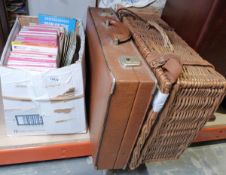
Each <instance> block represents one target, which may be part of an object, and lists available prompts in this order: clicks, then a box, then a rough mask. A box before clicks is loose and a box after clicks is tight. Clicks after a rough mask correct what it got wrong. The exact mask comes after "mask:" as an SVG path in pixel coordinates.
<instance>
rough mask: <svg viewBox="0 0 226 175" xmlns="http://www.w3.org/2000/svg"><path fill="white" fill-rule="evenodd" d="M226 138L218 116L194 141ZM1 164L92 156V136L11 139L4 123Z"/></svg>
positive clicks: (0, 130) (223, 117) (225, 128)
mask: <svg viewBox="0 0 226 175" xmlns="http://www.w3.org/2000/svg"><path fill="white" fill-rule="evenodd" d="M220 139H226V115H225V114H219V113H217V114H216V120H215V121H214V122H208V123H207V125H206V126H205V127H204V128H203V129H202V130H201V131H200V132H199V135H198V136H197V138H196V139H195V140H194V142H203V141H211V140H220ZM0 140H1V141H0V165H9V164H16V163H25V162H37V161H46V160H54V159H65V158H72V157H82V156H90V155H91V146H90V138H89V133H87V134H72V135H49V136H17V137H14V136H7V135H6V132H5V128H4V125H3V120H2V118H1V120H0Z"/></svg>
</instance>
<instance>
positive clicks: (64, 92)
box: [0, 17, 87, 135]
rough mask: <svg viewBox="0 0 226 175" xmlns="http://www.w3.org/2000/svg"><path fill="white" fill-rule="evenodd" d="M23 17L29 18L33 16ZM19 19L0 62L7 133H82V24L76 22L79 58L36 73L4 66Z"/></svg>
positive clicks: (83, 122)
mask: <svg viewBox="0 0 226 175" xmlns="http://www.w3.org/2000/svg"><path fill="white" fill-rule="evenodd" d="M22 18H26V20H25V21H29V20H30V19H33V18H34V17H22ZM20 21H21V20H19V19H17V20H16V22H15V24H14V26H13V28H12V30H11V33H10V35H9V37H8V40H7V43H6V45H5V48H4V50H3V53H2V57H1V65H0V77H1V91H2V99H3V106H4V116H5V124H6V128H7V133H8V135H43V134H72V133H85V132H86V130H87V126H86V116H85V95H84V83H85V66H84V64H85V55H84V54H85V51H84V47H85V36H84V30H83V27H82V25H79V34H80V37H81V48H80V51H79V60H78V61H76V62H75V63H74V64H72V65H69V66H66V67H62V68H58V69H55V70H50V71H48V72H45V73H35V72H31V71H26V70H22V69H14V68H7V67H4V60H6V59H5V58H8V55H9V52H10V50H11V41H13V40H14V39H15V37H16V34H17V33H18V32H19V30H20V28H21V23H20ZM80 24H81V23H80Z"/></svg>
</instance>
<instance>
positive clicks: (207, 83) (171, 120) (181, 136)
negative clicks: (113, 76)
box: [118, 9, 226, 169]
mask: <svg viewBox="0 0 226 175" xmlns="http://www.w3.org/2000/svg"><path fill="white" fill-rule="evenodd" d="M118 16H119V18H120V19H121V20H122V21H123V22H124V23H125V24H126V25H127V26H128V28H129V29H130V31H131V33H132V36H133V39H134V42H135V43H136V45H137V47H138V49H139V51H140V53H141V54H142V55H143V57H144V59H145V60H146V61H147V63H148V64H149V66H150V68H151V70H152V71H153V72H154V74H155V76H156V78H157V80H158V86H159V89H158V91H157V92H156V95H155V99H154V100H153V103H152V107H151V108H150V112H149V114H148V116H147V117H146V120H145V122H144V123H143V127H142V129H141V131H140V134H139V136H138V138H137V142H136V145H135V146H134V149H133V152H132V154H131V158H130V162H129V167H130V168H131V169H134V168H136V167H138V166H139V165H140V164H142V163H144V162H151V161H159V160H167V159H176V158H178V157H179V156H180V155H181V154H182V153H183V151H184V150H185V149H186V148H187V147H188V145H189V144H190V143H191V142H192V141H193V139H194V138H195V137H196V135H197V133H198V131H199V130H200V129H201V128H202V127H203V126H204V125H205V123H206V122H207V121H208V119H209V118H210V117H211V116H212V115H213V113H214V112H215V110H216V109H217V108H218V105H219V104H220V102H221V101H222V99H223V97H224V95H225V90H226V80H225V78H224V77H223V76H221V75H220V74H219V73H217V72H216V71H215V70H214V68H213V66H212V65H211V64H210V63H208V62H207V61H205V60H204V59H202V58H201V57H200V56H199V55H198V54H197V53H196V52H195V51H194V50H193V49H192V48H190V47H189V46H188V45H187V44H186V43H185V42H184V41H183V40H182V39H181V38H180V37H179V36H178V35H177V34H176V33H175V32H174V31H173V30H172V28H170V27H169V26H168V25H167V24H166V23H165V22H164V21H163V20H161V19H160V18H159V16H157V15H156V14H155V13H150V14H148V15H147V14H144V15H142V16H138V15H137V14H135V13H134V12H132V11H130V10H128V9H119V10H118Z"/></svg>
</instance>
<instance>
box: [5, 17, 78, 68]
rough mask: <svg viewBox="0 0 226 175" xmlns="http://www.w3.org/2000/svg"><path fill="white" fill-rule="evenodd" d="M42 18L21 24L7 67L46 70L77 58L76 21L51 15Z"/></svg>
mask: <svg viewBox="0 0 226 175" xmlns="http://www.w3.org/2000/svg"><path fill="white" fill-rule="evenodd" d="M38 20H39V23H38V24H34V23H31V24H29V25H28V26H22V27H21V30H20V31H19V33H18V34H17V36H16V38H15V40H14V41H13V42H12V43H11V45H12V51H11V52H10V54H9V57H8V60H7V63H6V66H7V67H10V68H21V69H25V70H31V71H37V72H44V71H48V70H51V69H56V68H58V67H62V66H66V65H70V64H72V63H73V62H74V61H75V60H76V58H77V57H76V54H77V53H76V50H77V49H79V47H78V48H77V44H76V43H77V42H76V32H75V27H76V20H75V19H69V18H63V17H55V16H48V15H39V18H38ZM58 21H59V22H60V23H59V22H58Z"/></svg>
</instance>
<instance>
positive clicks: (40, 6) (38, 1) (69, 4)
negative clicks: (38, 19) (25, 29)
mask: <svg viewBox="0 0 226 175" xmlns="http://www.w3.org/2000/svg"><path fill="white" fill-rule="evenodd" d="M95 4H96V1H95V0H28V6H29V12H30V15H34V16H37V15H38V14H39V13H42V14H48V15H58V16H65V17H75V18H79V19H82V20H83V22H84V24H85V21H86V14H87V8H88V7H89V6H92V7H94V6H95Z"/></svg>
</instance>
